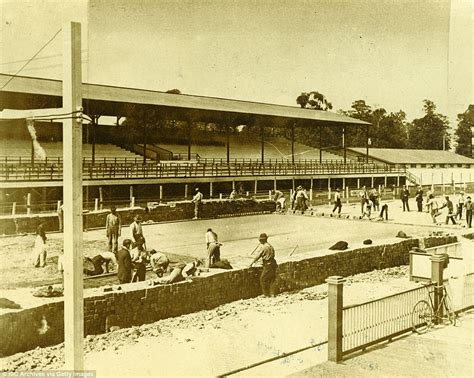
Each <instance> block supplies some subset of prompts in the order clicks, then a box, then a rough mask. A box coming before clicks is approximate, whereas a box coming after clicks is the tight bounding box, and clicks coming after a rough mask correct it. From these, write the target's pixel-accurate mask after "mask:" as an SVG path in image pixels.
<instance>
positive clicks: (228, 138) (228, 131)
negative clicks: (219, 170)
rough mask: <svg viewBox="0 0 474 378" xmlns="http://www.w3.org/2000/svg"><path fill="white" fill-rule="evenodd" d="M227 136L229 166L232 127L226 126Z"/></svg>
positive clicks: (228, 161) (228, 160)
mask: <svg viewBox="0 0 474 378" xmlns="http://www.w3.org/2000/svg"><path fill="white" fill-rule="evenodd" d="M225 134H226V149H227V164H229V163H230V126H229V125H225Z"/></svg>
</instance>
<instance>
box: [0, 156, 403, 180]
mask: <svg viewBox="0 0 474 378" xmlns="http://www.w3.org/2000/svg"><path fill="white" fill-rule="evenodd" d="M372 173H381V174H387V173H396V174H404V172H403V171H400V170H399V169H395V168H394V167H391V166H389V165H382V164H379V165H377V164H346V165H344V164H330V163H323V164H319V162H317V161H306V162H298V163H295V164H291V163H286V162H265V163H258V162H255V163H250V162H249V163H234V162H233V163H230V164H227V163H220V162H219V163H217V162H214V163H212V162H209V163H202V162H200V161H199V162H194V163H193V162H181V163H171V162H167V163H156V162H151V163H142V162H141V163H139V162H135V161H133V162H131V161H125V160H122V161H121V160H119V159H117V160H114V162H108V161H107V162H105V163H102V162H100V161H96V162H95V163H92V162H90V161H89V160H87V159H85V160H84V161H83V178H84V179H85V180H99V179H124V178H126V179H141V178H171V177H181V178H188V177H236V176H241V177H245V176H254V177H259V176H298V175H318V174H372ZM61 179H62V164H56V163H35V164H31V163H24V162H21V163H20V162H18V163H4V162H0V181H38V180H61Z"/></svg>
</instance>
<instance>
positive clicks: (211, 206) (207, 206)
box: [0, 199, 275, 235]
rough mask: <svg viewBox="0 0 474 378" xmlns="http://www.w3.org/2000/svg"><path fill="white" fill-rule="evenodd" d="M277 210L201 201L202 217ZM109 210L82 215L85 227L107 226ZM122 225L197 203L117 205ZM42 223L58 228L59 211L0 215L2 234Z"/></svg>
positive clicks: (185, 213)
mask: <svg viewBox="0 0 474 378" xmlns="http://www.w3.org/2000/svg"><path fill="white" fill-rule="evenodd" d="M270 211H275V203H274V202H273V201H268V200H266V201H255V200H245V199H239V200H235V201H231V200H209V201H204V202H203V205H202V217H203V218H218V217H220V216H226V215H230V214H232V215H235V214H242V213H263V212H270ZM108 213H109V211H108V210H102V211H96V212H95V211H93V212H90V213H85V214H84V217H83V222H84V228H86V229H88V228H97V227H105V218H106V217H107V214H108ZM118 213H119V214H120V216H121V218H122V224H123V225H129V224H130V223H132V222H133V217H134V216H135V215H136V214H140V215H141V216H142V217H143V220H144V221H145V222H147V221H153V222H166V221H176V220H183V219H192V218H193V217H194V204H193V203H191V202H189V201H181V202H173V203H166V204H159V205H158V206H156V207H154V208H150V209H149V208H141V207H136V208H128V209H118ZM40 222H41V223H43V224H44V227H45V230H46V232H48V231H58V229H59V221H58V216H57V215H56V214H40V215H31V216H19V217H16V218H15V217H6V218H2V219H0V235H2V234H3V235H13V234H15V233H25V232H26V233H32V232H36V228H37V227H38V225H39V223H40Z"/></svg>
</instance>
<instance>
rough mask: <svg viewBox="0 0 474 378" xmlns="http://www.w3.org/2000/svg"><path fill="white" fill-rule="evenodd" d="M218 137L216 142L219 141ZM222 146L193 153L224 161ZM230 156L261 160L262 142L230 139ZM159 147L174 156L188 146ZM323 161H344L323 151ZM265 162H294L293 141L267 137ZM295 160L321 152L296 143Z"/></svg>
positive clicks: (199, 146) (314, 157) (198, 148)
mask: <svg viewBox="0 0 474 378" xmlns="http://www.w3.org/2000/svg"><path fill="white" fill-rule="evenodd" d="M219 139H220V138H219V137H216V140H219ZM221 139H222V144H221V145H216V144H213V145H205V144H197V145H193V147H192V152H193V153H195V154H197V155H198V156H199V158H200V159H222V158H225V157H226V146H225V143H224V141H223V140H224V138H221ZM229 142H230V156H231V158H232V159H239V160H242V159H252V160H258V159H261V142H260V141H258V140H253V141H252V140H243V139H242V138H239V137H237V136H232V137H230V140H229ZM157 145H158V146H159V147H161V148H164V149H167V150H169V151H171V152H172V153H173V154H181V155H185V154H186V153H187V151H188V146H187V145H184V144H167V143H159V144H157ZM321 153H322V160H323V161H325V162H341V161H343V160H344V159H343V158H342V157H341V156H339V155H336V154H333V153H331V152H328V151H321ZM264 154H265V160H269V159H270V160H287V161H290V160H292V159H291V157H292V154H291V141H290V140H287V139H285V138H281V137H265V142H264ZM294 158H295V161H298V160H319V159H320V150H319V149H317V148H313V147H309V146H306V145H304V144H300V143H296V142H295V143H294Z"/></svg>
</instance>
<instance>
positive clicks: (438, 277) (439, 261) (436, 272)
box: [430, 254, 447, 316]
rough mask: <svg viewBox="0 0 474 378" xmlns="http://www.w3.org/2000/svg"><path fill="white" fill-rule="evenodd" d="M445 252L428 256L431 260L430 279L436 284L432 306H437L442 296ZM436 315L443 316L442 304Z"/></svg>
mask: <svg viewBox="0 0 474 378" xmlns="http://www.w3.org/2000/svg"><path fill="white" fill-rule="evenodd" d="M446 257H447V254H439V255H433V256H431V257H430V260H431V281H432V282H434V283H435V284H436V288H435V291H434V296H433V302H434V308H435V309H437V308H438V304H439V303H440V301H441V299H442V297H443V287H442V286H443V270H444V263H445V261H446ZM439 307H440V308H439V312H438V314H437V315H438V316H443V306H439Z"/></svg>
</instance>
